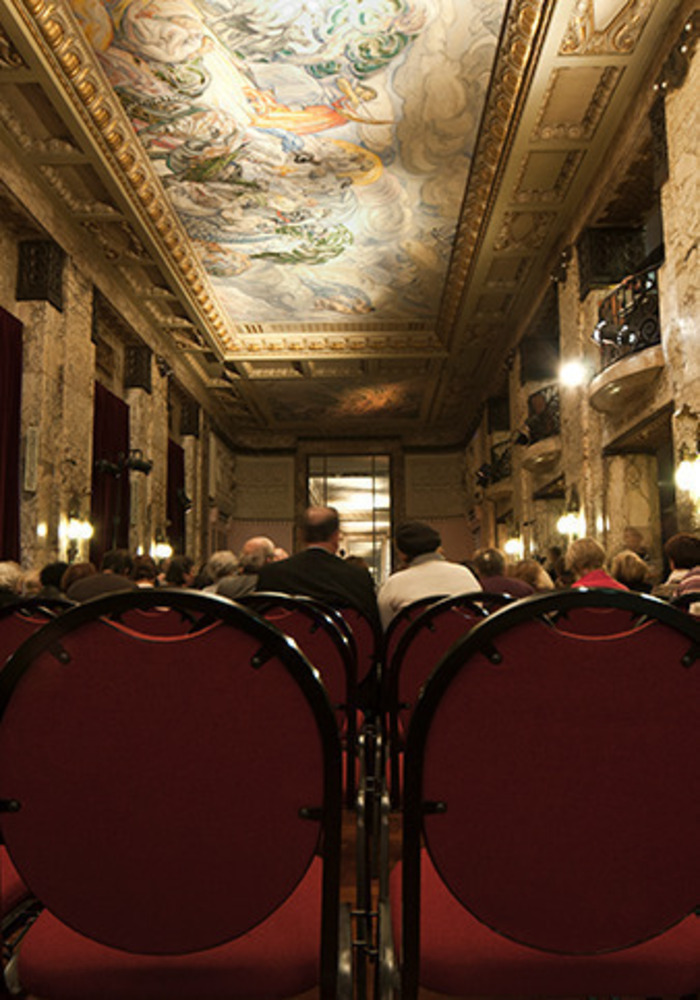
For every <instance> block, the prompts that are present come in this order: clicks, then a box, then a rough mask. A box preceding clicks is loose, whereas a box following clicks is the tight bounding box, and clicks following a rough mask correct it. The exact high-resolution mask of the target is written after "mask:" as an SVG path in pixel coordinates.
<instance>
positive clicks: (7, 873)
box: [0, 847, 29, 918]
mask: <svg viewBox="0 0 700 1000" xmlns="http://www.w3.org/2000/svg"><path fill="white" fill-rule="evenodd" d="M0 887H1V889H2V897H1V898H2V912H1V913H0V916H2V917H3V918H4V917H6V916H8V915H9V914H10V913H12V911H13V910H14V909H15V908H16V907H18V906H19V905H20V904H21V903H22V902H24V901H25V900H26V899H27V897H28V896H29V891H28V889H27V887H26V885H25V884H24V882H23V881H22V879H21V878H20V875H19V872H18V871H17V869H16V868H15V866H14V865H13V864H12V862H11V861H10V858H9V856H8V853H7V851H6V850H5V848H4V847H0Z"/></svg>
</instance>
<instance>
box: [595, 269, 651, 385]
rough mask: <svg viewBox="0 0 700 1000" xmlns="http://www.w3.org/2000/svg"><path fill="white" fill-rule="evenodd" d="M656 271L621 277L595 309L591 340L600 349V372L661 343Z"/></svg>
mask: <svg viewBox="0 0 700 1000" xmlns="http://www.w3.org/2000/svg"><path fill="white" fill-rule="evenodd" d="M657 274H658V272H657V270H656V269H655V268H654V269H651V270H648V271H641V272H640V273H639V274H633V275H631V276H630V277H629V278H625V280H624V281H623V282H621V284H619V285H618V286H617V288H615V289H614V290H613V291H612V292H611V293H610V294H609V295H608V296H607V297H606V298H604V299H603V301H602V302H601V303H600V306H599V307H598V323H597V325H596V328H595V330H594V331H593V340H594V341H595V342H596V343H597V344H598V345H599V347H600V370H601V371H602V370H603V369H604V368H607V367H608V366H609V365H612V364H614V363H615V362H616V361H619V360H620V359H621V358H624V357H626V356H627V355H628V354H634V353H636V352H637V351H643V350H645V349H646V348H647V347H653V346H654V345H655V344H660V343H661V328H660V326H659V290H658V282H657Z"/></svg>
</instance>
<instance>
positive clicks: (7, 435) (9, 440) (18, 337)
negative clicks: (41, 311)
mask: <svg viewBox="0 0 700 1000" xmlns="http://www.w3.org/2000/svg"><path fill="white" fill-rule="evenodd" d="M21 403H22V324H21V323H20V321H19V320H18V319H15V317H14V316H12V315H11V314H10V313H8V312H7V311H6V310H5V309H2V308H0V559H14V560H15V561H16V562H18V561H19V558H20V538H19V536H20V530H19V488H20V484H19V474H20V472H19V465H20V427H21V416H22V415H21Z"/></svg>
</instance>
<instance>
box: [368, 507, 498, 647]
mask: <svg viewBox="0 0 700 1000" xmlns="http://www.w3.org/2000/svg"><path fill="white" fill-rule="evenodd" d="M394 544H395V546H396V549H397V551H398V554H399V558H400V560H401V563H402V567H401V568H400V569H398V570H397V571H396V572H395V573H392V574H391V576H390V577H389V578H388V579H387V580H386V581H385V582H384V583H383V584H382V586H381V587H380V588H379V594H378V597H377V603H378V605H379V614H380V617H381V622H382V628H383V629H386V628H387V626H388V625H389V622H390V621H391V620H392V618H394V617H395V615H397V614H398V613H399V611H400V610H401V608H403V607H405V606H406V605H407V604H412V603H413V602H414V601H417V600H419V599H420V598H421V597H449V596H451V595H454V594H466V593H468V592H469V591H475V590H481V587H480V586H479V581H478V580H477V579H476V577H475V576H474V574H473V573H471V572H470V570H468V569H467V567H466V566H461V565H460V564H459V563H453V562H448V561H447V559H445V557H444V555H443V554H442V553H441V552H440V551H439V550H440V546H441V544H442V539H441V538H440V535H439V533H438V532H437V531H436V530H435V528H433V527H431V526H430V525H429V524H425V523H424V522H423V521H405V522H404V523H403V524H401V525H399V527H398V528H397V530H396V534H395V535H394Z"/></svg>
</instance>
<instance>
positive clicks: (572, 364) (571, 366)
mask: <svg viewBox="0 0 700 1000" xmlns="http://www.w3.org/2000/svg"><path fill="white" fill-rule="evenodd" d="M587 375H588V369H587V368H586V365H585V364H584V362H583V361H579V360H578V359H577V358H573V359H572V360H571V361H565V362H564V363H563V364H562V365H561V367H560V368H559V381H560V382H561V384H562V385H565V386H567V387H568V388H569V389H575V388H577V386H579V385H583V383H584V382H585V381H586V376H587Z"/></svg>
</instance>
